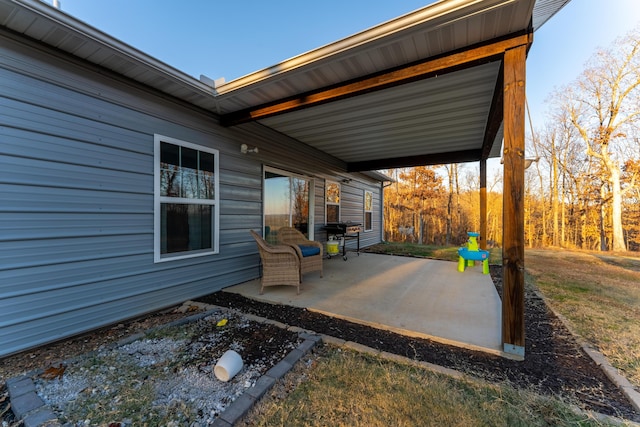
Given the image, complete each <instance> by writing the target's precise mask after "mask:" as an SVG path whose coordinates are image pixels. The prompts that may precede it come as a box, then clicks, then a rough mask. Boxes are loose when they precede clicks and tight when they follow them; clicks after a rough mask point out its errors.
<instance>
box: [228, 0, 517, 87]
mask: <svg viewBox="0 0 640 427" xmlns="http://www.w3.org/2000/svg"><path fill="white" fill-rule="evenodd" d="M515 1H517V0H491V1H487V0H441V1H439V2H437V3H434V4H430V5H427V6H425V7H423V8H421V9H418V10H416V11H413V12H409V13H407V14H405V15H402V16H400V17H397V18H395V19H392V20H390V21H387V22H384V23H382V24H379V25H376V26H375V27H372V28H370V29H367V30H364V31H361V32H359V33H356V34H354V35H352V36H350V37H346V38H344V39H342V40H339V41H336V42H333V43H330V44H327V45H325V46H323V47H320V48H317V49H314V50H311V51H309V52H306V53H303V54H301V55H297V56H294V57H293V58H290V59H288V60H285V61H282V62H280V63H278V64H276V65H273V66H271V67H268V68H265V69H263V70H259V71H256V72H254V73H251V74H248V75H246V76H244V77H240V78H238V79H235V80H232V81H229V82H227V83H225V84H223V85H220V86H218V87H216V93H217V95H218V96H221V95H224V94H227V93H229V92H233V91H235V90H238V89H241V88H244V87H246V86H250V85H253V84H256V83H258V82H261V81H263V80H266V79H271V78H273V77H275V76H278V75H282V74H284V73H287V72H289V71H292V70H295V69H297V68H301V67H304V66H308V65H310V64H313V63H317V62H319V61H321V60H323V59H326V58H330V57H331V56H334V55H336V54H339V53H341V52H344V51H348V50H350V49H353V48H356V47H358V46H362V45H364V44H367V43H370V42H372V41H375V40H378V39H381V38H385V37H390V36H393V34H396V33H398V32H401V31H403V30H407V29H409V28H412V27H415V26H417V25H422V24H425V23H428V22H429V21H435V20H437V19H438V18H442V17H449V18H450V19H447V23H451V22H455V21H458V20H460V19H463V18H465V17H468V16H473V15H476V14H478V13H484V12H487V11H489V10H492V9H496V8H499V7H503V6H506V5H509V4H511V3H513V2H515Z"/></svg>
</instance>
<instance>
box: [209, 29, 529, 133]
mask: <svg viewBox="0 0 640 427" xmlns="http://www.w3.org/2000/svg"><path fill="white" fill-rule="evenodd" d="M530 41H531V36H530V35H529V34H524V35H517V36H514V37H511V38H507V39H501V40H498V41H493V42H491V43H488V44H485V45H481V46H477V47H475V48H471V49H468V50H462V51H459V52H455V53H451V54H448V55H444V56H440V57H436V58H430V59H428V60H425V61H423V62H419V63H414V64H411V65H408V66H406V67H402V68H399V69H395V70H392V71H388V72H384V73H381V74H377V75H373V76H366V77H364V78H362V79H359V80H356V81H351V82H346V83H344V84H340V85H337V86H333V87H328V88H321V89H319V90H316V91H311V92H306V93H303V94H299V95H296V96H293V97H290V98H286V99H281V100H277V101H274V102H271V103H267V104H263V105H261V106H257V107H255V108H248V109H244V110H240V111H236V112H233V113H229V114H226V115H223V116H222V117H221V120H220V123H221V124H222V125H223V126H235V125H239V124H242V123H247V122H250V121H254V120H259V119H264V118H267V117H271V116H275V115H278V114H284V113H287V112H290V111H295V110H300V109H303V108H308V107H312V106H315V105H321V104H325V103H327V102H332V101H337V100H340V99H346V98H350V97H353V96H357V95H361V94H364V93H369V92H372V91H376V90H382V89H386V88H389V87H393V86H398V85H401V84H405V83H409V82H413V81H416V80H421V79H426V78H429V77H433V76H436V75H442V74H445V73H449V72H453V71H458V70H461V69H465V68H468V67H471V66H474V65H477V64H479V63H486V62H491V61H493V60H498V59H500V58H501V57H502V55H503V54H504V52H505V51H506V50H507V49H510V48H513V47H515V46H520V45H523V44H524V45H527V44H529V43H530Z"/></svg>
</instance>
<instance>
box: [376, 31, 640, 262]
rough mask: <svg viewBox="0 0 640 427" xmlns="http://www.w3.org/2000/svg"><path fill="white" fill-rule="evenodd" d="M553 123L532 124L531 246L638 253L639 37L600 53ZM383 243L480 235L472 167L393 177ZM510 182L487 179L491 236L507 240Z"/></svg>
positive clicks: (554, 103) (555, 111)
mask: <svg viewBox="0 0 640 427" xmlns="http://www.w3.org/2000/svg"><path fill="white" fill-rule="evenodd" d="M549 106H550V113H549V115H548V117H549V120H548V121H547V122H546V123H544V124H543V125H542V127H540V128H536V127H535V126H533V125H532V124H531V121H530V119H529V129H528V132H527V133H528V135H527V157H533V158H535V160H536V161H535V162H533V163H532V166H531V167H529V168H528V169H527V170H526V171H525V186H526V188H525V190H526V191H525V212H524V218H525V243H526V245H527V246H530V247H547V246H555V247H572V248H581V249H589V250H602V251H625V250H631V251H639V250H640V185H639V184H640V31H639V30H638V29H635V30H633V31H631V32H630V33H629V34H627V35H625V36H623V37H621V38H619V39H617V40H616V41H615V42H614V43H613V45H612V46H611V47H609V48H607V49H600V50H598V51H597V52H595V54H594V55H593V56H592V58H591V59H590V60H589V62H588V63H587V64H586V65H585V68H584V70H583V72H582V73H581V74H580V75H579V76H578V77H577V78H576V79H575V80H574V81H573V82H571V83H570V84H569V85H567V86H565V87H561V88H559V89H557V90H556V91H555V92H554V93H553V94H552V95H551V96H550V98H549ZM386 173H387V174H389V175H390V176H392V177H393V178H394V179H395V182H394V183H392V184H391V185H389V186H388V187H387V188H385V195H384V214H385V226H384V233H385V236H384V237H385V239H386V240H390V241H412V242H416V243H423V244H438V245H459V244H462V243H464V241H466V232H467V231H479V221H480V220H479V212H480V209H479V203H480V200H479V179H478V176H479V173H478V168H477V166H473V165H455V164H454V165H445V166H432V167H426V166H423V167H416V168H406V169H394V170H388V171H386ZM501 192H502V184H501V177H500V175H499V174H496V176H494V177H488V179H487V236H484V238H486V239H487V242H488V243H489V245H491V244H493V245H497V246H499V245H500V244H501V242H502V234H501V230H502V193H501Z"/></svg>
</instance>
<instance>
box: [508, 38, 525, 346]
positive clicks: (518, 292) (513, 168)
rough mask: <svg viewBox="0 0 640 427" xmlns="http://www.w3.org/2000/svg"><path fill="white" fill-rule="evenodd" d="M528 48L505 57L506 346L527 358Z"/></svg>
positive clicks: (509, 51) (511, 50)
mask: <svg viewBox="0 0 640 427" xmlns="http://www.w3.org/2000/svg"><path fill="white" fill-rule="evenodd" d="M526 54H527V47H526V46H519V47H516V48H513V49H509V50H507V51H506V52H505V56H504V151H503V158H504V180H503V183H504V189H503V246H502V256H503V259H502V280H503V291H502V343H503V350H504V351H505V352H507V353H512V354H514V355H518V356H522V357H524V345H525V329H524V135H525V73H526V64H525V61H526Z"/></svg>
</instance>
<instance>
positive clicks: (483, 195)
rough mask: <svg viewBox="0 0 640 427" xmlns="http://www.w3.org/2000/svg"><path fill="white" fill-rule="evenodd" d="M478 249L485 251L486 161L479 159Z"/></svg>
mask: <svg viewBox="0 0 640 427" xmlns="http://www.w3.org/2000/svg"><path fill="white" fill-rule="evenodd" d="M480 249H483V250H486V249H487V159H485V158H483V159H480Z"/></svg>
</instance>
